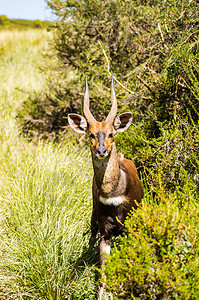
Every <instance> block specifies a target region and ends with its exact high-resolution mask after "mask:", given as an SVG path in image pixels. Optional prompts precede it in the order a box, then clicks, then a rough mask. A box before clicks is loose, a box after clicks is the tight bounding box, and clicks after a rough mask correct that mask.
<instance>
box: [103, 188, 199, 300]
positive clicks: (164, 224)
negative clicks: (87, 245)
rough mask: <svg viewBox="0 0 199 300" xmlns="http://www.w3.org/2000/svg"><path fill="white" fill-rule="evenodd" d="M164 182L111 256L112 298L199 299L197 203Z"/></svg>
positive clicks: (134, 217)
mask: <svg viewBox="0 0 199 300" xmlns="http://www.w3.org/2000/svg"><path fill="white" fill-rule="evenodd" d="M186 190H187V195H186V196H185V194H184V196H183V195H182V194H181V195H180V196H179V194H178V193H172V194H168V193H166V192H165V190H164V188H163V187H162V188H160V189H159V190H158V193H157V197H156V203H154V202H153V201H151V196H150V195H148V197H146V198H145V201H144V202H143V205H142V207H140V208H139V209H138V210H137V211H136V212H132V213H131V215H130V216H129V218H128V220H127V221H126V234H125V235H124V236H123V237H121V240H120V245H119V246H116V245H115V247H114V250H113V253H112V255H111V256H110V257H109V258H107V260H108V263H107V265H106V269H105V272H106V274H107V289H109V290H111V291H112V293H113V296H114V299H143V300H144V299H192V300H193V299H198V297H199V285H198V282H199V275H198V274H199V272H198V271H199V268H198V254H199V247H198V236H199V235H198V234H199V227H198V222H197V216H198V213H199V206H198V203H196V202H195V194H194V193H193V192H192V191H191V189H189V188H188V187H187V189H186Z"/></svg>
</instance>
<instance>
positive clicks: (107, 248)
mask: <svg viewBox="0 0 199 300" xmlns="http://www.w3.org/2000/svg"><path fill="white" fill-rule="evenodd" d="M102 252H103V253H106V254H107V255H109V254H110V253H111V246H110V245H108V244H105V243H104V244H103V246H102Z"/></svg>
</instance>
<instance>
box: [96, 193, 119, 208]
mask: <svg viewBox="0 0 199 300" xmlns="http://www.w3.org/2000/svg"><path fill="white" fill-rule="evenodd" d="M99 201H100V202H101V203H102V204H104V205H109V206H110V205H112V206H115V207H117V206H119V205H121V204H122V203H123V202H124V199H123V197H122V196H118V197H111V198H104V197H102V196H99Z"/></svg>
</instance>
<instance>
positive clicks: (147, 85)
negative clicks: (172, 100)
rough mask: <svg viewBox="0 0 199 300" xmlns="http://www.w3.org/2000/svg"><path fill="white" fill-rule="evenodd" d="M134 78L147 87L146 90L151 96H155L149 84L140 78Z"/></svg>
mask: <svg viewBox="0 0 199 300" xmlns="http://www.w3.org/2000/svg"><path fill="white" fill-rule="evenodd" d="M136 77H137V79H139V81H140V82H142V83H143V84H144V85H145V86H146V87H147V89H148V90H149V91H150V92H151V94H152V95H153V96H155V93H154V91H153V90H152V89H151V88H150V86H149V84H148V83H147V82H146V81H144V80H143V79H142V78H141V77H140V76H138V75H137V76H136Z"/></svg>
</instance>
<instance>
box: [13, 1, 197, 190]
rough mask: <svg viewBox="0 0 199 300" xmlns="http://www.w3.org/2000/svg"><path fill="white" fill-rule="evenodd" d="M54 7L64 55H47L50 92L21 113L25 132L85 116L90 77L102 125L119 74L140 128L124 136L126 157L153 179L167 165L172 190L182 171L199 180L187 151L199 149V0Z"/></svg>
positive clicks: (121, 93)
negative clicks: (71, 115) (112, 78)
mask: <svg viewBox="0 0 199 300" xmlns="http://www.w3.org/2000/svg"><path fill="white" fill-rule="evenodd" d="M47 2H48V5H49V6H50V7H51V8H52V10H53V11H54V13H55V14H56V15H57V17H58V21H57V23H56V25H55V27H56V34H55V43H54V48H55V50H56V54H57V55H56V59H55V52H51V53H50V54H48V56H47V58H48V59H49V57H50V58H51V64H50V66H49V69H50V71H49V75H47V76H49V79H48V84H49V91H48V92H47V93H46V92H45V93H42V94H36V95H31V96H30V97H29V98H28V99H27V100H26V101H25V102H24V104H23V106H22V108H21V110H20V111H19V114H18V118H19V120H20V122H21V124H22V132H24V133H26V134H28V136H29V137H30V138H32V137H33V136H34V135H35V134H36V135H42V136H43V137H48V136H49V135H50V136H58V134H59V133H60V131H63V130H65V129H66V126H67V119H66V116H67V113H69V112H77V113H81V100H82V98H83V92H84V88H83V86H84V74H85V73H86V74H87V76H88V79H89V91H90V98H91V102H92V104H91V106H92V111H93V113H94V115H95V116H96V117H97V118H98V119H99V120H101V119H102V118H103V117H104V115H106V113H107V110H108V108H109V107H110V72H113V74H114V76H115V86H116V94H117V98H118V106H119V111H124V110H130V111H132V113H133V124H134V127H131V129H130V130H129V131H128V132H127V133H126V134H125V135H123V136H122V139H121V138H120V136H119V137H117V143H118V144H119V145H121V150H122V151H123V153H124V154H125V155H126V156H127V157H129V158H134V159H135V161H136V165H138V167H139V168H140V170H142V171H143V170H144V171H146V172H147V174H148V169H150V170H151V169H152V168H153V170H155V172H156V171H157V170H159V168H160V165H163V163H164V165H165V168H163V169H162V174H163V176H164V177H167V179H166V178H165V180H166V181H168V188H170V187H175V185H176V184H181V185H183V184H184V181H185V180H186V179H185V177H184V179H183V178H182V177H183V176H184V175H183V176H181V175H182V174H181V173H182V172H181V167H183V168H184V167H185V170H186V172H188V173H187V174H188V175H191V174H192V175H193V176H192V175H191V176H192V177H193V178H195V179H197V178H198V175H197V174H198V171H197V168H196V165H197V162H196V160H197V159H196V157H197V155H196V157H195V159H194V161H193V160H192V156H191V158H190V157H189V155H188V153H193V154H194V153H197V152H198V150H199V148H198V126H197V124H198V123H197V122H198V121H197V120H198V111H199V101H198V100H199V83H198V81H199V71H198V66H199V64H198V17H199V16H198V14H199V13H198V12H199V10H198V9H197V7H198V2H197V1H187V0H183V1H178V0H175V1H170V0H166V1H141V0H139V1H120V0H116V1H100V2H99V1H76V0H73V1H66V0H65V1H64V0H62V1H56V0H52V1H47ZM188 141H189V142H188ZM167 158H168V160H167V162H166V159H167ZM154 167H155V168H154ZM166 169H167V171H166V172H165V170H166ZM154 174H155V173H154ZM188 175H187V176H188ZM174 178H175V179H174ZM173 179H174V180H173ZM155 181H156V179H155ZM197 183H198V180H196V184H197Z"/></svg>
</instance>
